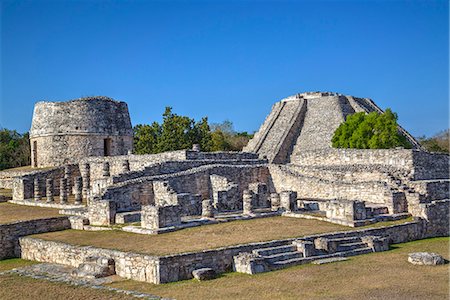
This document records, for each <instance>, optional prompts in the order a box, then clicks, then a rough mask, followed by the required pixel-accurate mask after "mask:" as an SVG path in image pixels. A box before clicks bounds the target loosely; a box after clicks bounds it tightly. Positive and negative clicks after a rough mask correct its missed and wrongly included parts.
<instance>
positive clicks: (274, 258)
mask: <svg viewBox="0 0 450 300" xmlns="http://www.w3.org/2000/svg"><path fill="white" fill-rule="evenodd" d="M263 257H264V259H265V260H266V261H268V262H269V263H275V262H280V261H284V260H290V259H294V258H301V257H303V254H302V253H300V252H298V251H293V252H283V253H278V254H273V255H270V256H263Z"/></svg>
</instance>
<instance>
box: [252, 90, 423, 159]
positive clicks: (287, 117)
mask: <svg viewBox="0 0 450 300" xmlns="http://www.w3.org/2000/svg"><path fill="white" fill-rule="evenodd" d="M362 111H363V112H366V113H370V112H373V111H376V112H378V113H382V112H383V110H381V109H380V108H379V107H378V106H377V105H376V104H375V103H374V102H373V101H372V100H371V99H368V98H357V97H353V96H345V95H341V94H338V93H330V92H308V93H302V94H297V95H294V96H290V97H287V98H284V99H282V100H281V101H279V102H277V103H275V104H274V105H273V107H272V111H271V112H270V114H269V115H268V116H267V118H266V120H265V121H264V123H263V124H262V125H261V128H260V129H259V130H258V132H256V133H255V136H254V137H253V139H251V140H250V141H249V143H248V145H247V146H246V147H245V148H244V150H243V151H246V152H254V153H258V154H259V155H260V156H261V157H263V156H266V157H267V158H268V159H269V161H270V162H273V163H286V162H289V161H290V157H291V156H295V155H297V154H299V153H301V152H304V151H312V150H322V149H328V148H331V138H332V137H333V134H334V131H335V130H336V129H337V128H338V126H339V125H340V124H341V123H342V122H344V121H345V119H346V117H347V116H348V115H350V114H353V113H356V112H362ZM398 130H399V132H400V134H402V135H404V136H405V137H406V138H407V139H408V141H409V142H410V143H411V145H412V146H413V148H415V149H420V144H419V143H418V142H417V141H416V140H415V139H414V137H413V136H412V135H411V134H409V133H408V132H407V131H406V130H405V129H403V128H402V127H400V126H399V127H398Z"/></svg>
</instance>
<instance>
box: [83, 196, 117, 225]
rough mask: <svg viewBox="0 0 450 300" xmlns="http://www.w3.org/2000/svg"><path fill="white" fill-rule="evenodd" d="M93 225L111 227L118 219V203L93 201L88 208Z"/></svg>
mask: <svg viewBox="0 0 450 300" xmlns="http://www.w3.org/2000/svg"><path fill="white" fill-rule="evenodd" d="M88 215H89V222H90V224H91V225H102V226H105V225H111V224H114V222H115V219H116V203H115V202H114V201H111V200H98V199H93V200H92V201H90V202H89V206H88Z"/></svg>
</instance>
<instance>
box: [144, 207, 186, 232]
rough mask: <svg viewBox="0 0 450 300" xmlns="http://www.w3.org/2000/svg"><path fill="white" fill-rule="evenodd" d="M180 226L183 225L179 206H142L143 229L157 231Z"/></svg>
mask: <svg viewBox="0 0 450 300" xmlns="http://www.w3.org/2000/svg"><path fill="white" fill-rule="evenodd" d="M180 224H181V207H180V206H179V205H169V206H153V205H144V206H142V211H141V227H143V228H146V229H155V230H156V229H160V228H164V227H170V226H176V225H180Z"/></svg>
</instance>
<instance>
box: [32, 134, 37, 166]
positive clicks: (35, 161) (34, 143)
mask: <svg viewBox="0 0 450 300" xmlns="http://www.w3.org/2000/svg"><path fill="white" fill-rule="evenodd" d="M33 167H35V168H36V167H37V142H36V141H33Z"/></svg>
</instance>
